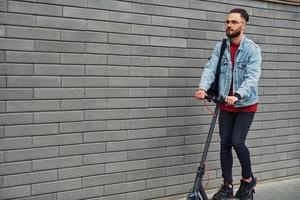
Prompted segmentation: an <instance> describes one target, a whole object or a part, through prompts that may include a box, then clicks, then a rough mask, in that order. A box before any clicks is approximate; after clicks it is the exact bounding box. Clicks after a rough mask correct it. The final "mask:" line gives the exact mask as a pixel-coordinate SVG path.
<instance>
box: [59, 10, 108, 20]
mask: <svg viewBox="0 0 300 200" xmlns="http://www.w3.org/2000/svg"><path fill="white" fill-rule="evenodd" d="M109 15H110V12H109V11H106V10H96V9H87V8H74V7H64V9H63V16H64V17H72V18H82V19H96V20H109Z"/></svg>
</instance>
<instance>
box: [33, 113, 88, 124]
mask: <svg viewBox="0 0 300 200" xmlns="http://www.w3.org/2000/svg"><path fill="white" fill-rule="evenodd" d="M81 120H83V112H82V111H59V112H37V113H34V122H35V123H45V122H48V123H49V122H50V123H51V122H67V121H81Z"/></svg>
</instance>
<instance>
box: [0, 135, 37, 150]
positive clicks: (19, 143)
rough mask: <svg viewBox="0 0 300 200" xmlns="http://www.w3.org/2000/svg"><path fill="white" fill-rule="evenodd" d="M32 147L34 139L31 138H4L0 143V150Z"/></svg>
mask: <svg viewBox="0 0 300 200" xmlns="http://www.w3.org/2000/svg"><path fill="white" fill-rule="evenodd" d="M30 147H32V139H31V138H30V137H22V138H3V139H1V141H0V150H14V149H22V148H30Z"/></svg>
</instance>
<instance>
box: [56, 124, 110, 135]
mask: <svg viewBox="0 0 300 200" xmlns="http://www.w3.org/2000/svg"><path fill="white" fill-rule="evenodd" d="M106 127H107V124H106V122H105V121H83V122H67V123H60V125H59V132H60V133H69V132H79V131H84V132H85V131H101V130H106Z"/></svg>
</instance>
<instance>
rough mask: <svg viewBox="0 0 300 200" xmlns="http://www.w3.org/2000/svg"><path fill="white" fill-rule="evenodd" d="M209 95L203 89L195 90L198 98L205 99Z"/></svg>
mask: <svg viewBox="0 0 300 200" xmlns="http://www.w3.org/2000/svg"><path fill="white" fill-rule="evenodd" d="M206 96H207V94H206V92H205V91H204V90H202V89H199V90H197V91H196V92H195V97H196V99H199V100H203V99H205V97H206Z"/></svg>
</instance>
